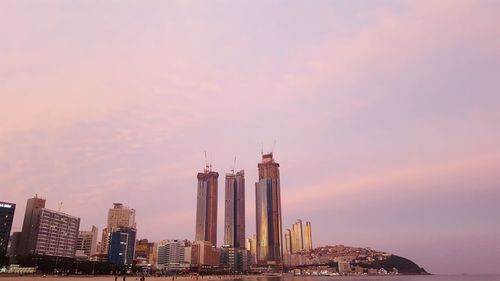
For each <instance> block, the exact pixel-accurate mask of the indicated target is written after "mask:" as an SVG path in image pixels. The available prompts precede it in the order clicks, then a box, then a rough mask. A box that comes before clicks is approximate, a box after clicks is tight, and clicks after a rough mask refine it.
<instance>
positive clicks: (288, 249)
mask: <svg viewBox="0 0 500 281" xmlns="http://www.w3.org/2000/svg"><path fill="white" fill-rule="evenodd" d="M291 253H292V231H291V230H290V229H287V230H285V254H289V255H290V254H291Z"/></svg>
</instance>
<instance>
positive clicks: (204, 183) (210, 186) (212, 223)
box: [195, 165, 219, 246]
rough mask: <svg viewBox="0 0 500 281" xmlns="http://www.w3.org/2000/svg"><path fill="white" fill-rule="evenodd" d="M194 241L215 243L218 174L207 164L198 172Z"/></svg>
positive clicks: (214, 244)
mask: <svg viewBox="0 0 500 281" xmlns="http://www.w3.org/2000/svg"><path fill="white" fill-rule="evenodd" d="M197 178H198V192H197V199H196V200H197V201H196V233H195V241H209V242H210V243H211V244H212V245H213V246H216V245H217V190H218V189H217V181H218V179H219V174H218V173H217V172H214V171H212V169H211V167H209V166H208V165H207V166H206V167H205V170H204V172H203V173H198V176H197Z"/></svg>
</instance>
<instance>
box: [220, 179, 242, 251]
mask: <svg viewBox="0 0 500 281" xmlns="http://www.w3.org/2000/svg"><path fill="white" fill-rule="evenodd" d="M224 205H225V211H224V245H226V246H230V247H232V248H245V172H244V171H243V170H241V171H239V172H237V173H234V171H233V172H232V173H229V174H226V190H225V200H224Z"/></svg>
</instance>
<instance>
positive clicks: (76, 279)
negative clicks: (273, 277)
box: [0, 275, 257, 281]
mask: <svg viewBox="0 0 500 281" xmlns="http://www.w3.org/2000/svg"><path fill="white" fill-rule="evenodd" d="M241 278H257V276H255V275H243V276H241V275H238V276H232V275H224V276H220V277H219V276H215V275H214V276H204V277H203V278H201V276H200V277H199V278H198V281H203V280H205V281H215V280H232V279H241ZM4 280H5V281H7V280H16V281H52V280H61V281H63V280H68V281H70V280H71V281H84V280H85V281H89V280H92V281H114V280H115V277H114V276H113V275H101V276H87V275H85V276H53V275H48V276H46V277H43V276H40V275H36V276H2V275H0V281H4ZM117 280H118V281H123V276H119V277H118V279H117ZM126 280H127V281H139V280H140V277H136V276H127V279H126ZM148 280H150V281H153V280H154V281H171V280H172V277H146V281H148ZM175 280H176V281H177V280H179V281H187V280H193V281H194V280H196V279H194V278H191V277H189V276H179V277H176V278H175Z"/></svg>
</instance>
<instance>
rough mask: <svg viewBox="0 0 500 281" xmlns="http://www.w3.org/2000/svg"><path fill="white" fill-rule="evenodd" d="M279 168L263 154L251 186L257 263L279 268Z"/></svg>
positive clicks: (280, 232)
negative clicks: (277, 265) (257, 174)
mask: <svg viewBox="0 0 500 281" xmlns="http://www.w3.org/2000/svg"><path fill="white" fill-rule="evenodd" d="M279 166H280V165H279V164H278V163H276V162H275V161H274V158H273V154H272V153H269V154H263V155H262V162H261V163H259V164H258V168H259V181H258V182H257V183H255V199H256V222H257V263H258V264H262V265H265V264H269V265H271V264H280V263H281V261H282V253H283V249H282V225H281V191H280V174H279Z"/></svg>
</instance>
